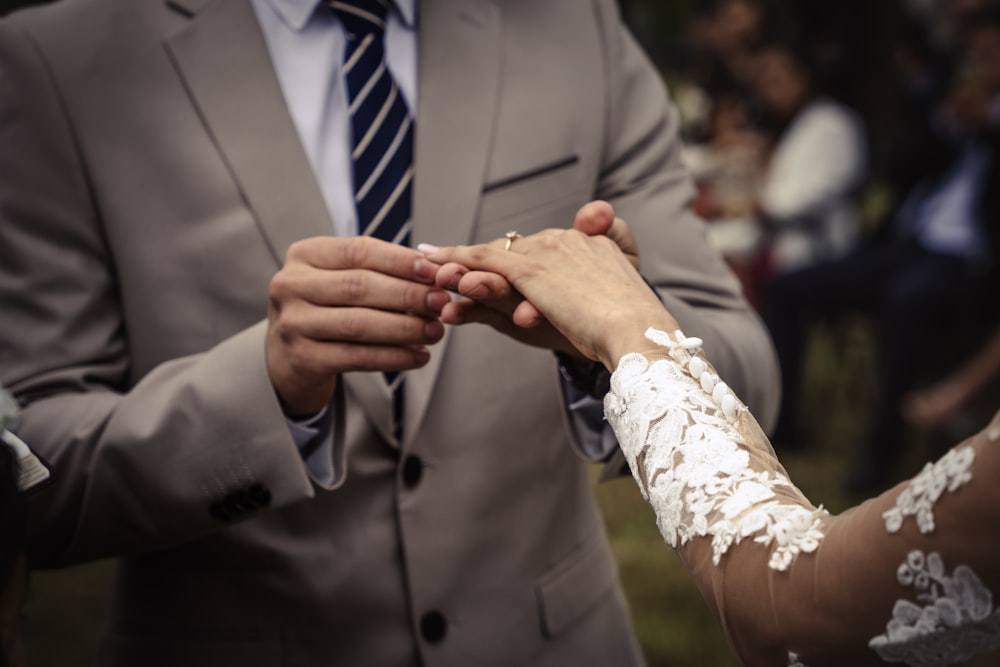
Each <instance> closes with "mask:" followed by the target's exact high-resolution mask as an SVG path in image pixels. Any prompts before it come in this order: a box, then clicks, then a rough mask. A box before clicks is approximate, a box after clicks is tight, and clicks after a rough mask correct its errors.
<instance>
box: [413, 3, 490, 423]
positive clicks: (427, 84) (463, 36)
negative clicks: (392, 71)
mask: <svg viewBox="0 0 1000 667" xmlns="http://www.w3.org/2000/svg"><path fill="white" fill-rule="evenodd" d="M419 11H420V15H419V17H418V24H419V44H420V46H419V59H420V62H419V84H418V90H419V92H418V95H419V105H418V111H417V126H416V149H415V150H416V152H415V166H414V181H413V187H414V194H413V239H414V243H420V242H425V241H426V242H428V243H434V244H437V245H460V244H465V243H468V242H469V241H470V240H471V238H472V233H473V226H474V223H475V219H476V214H477V209H478V206H479V195H480V192H481V190H482V187H483V179H484V178H485V173H486V162H487V158H488V157H489V153H490V147H491V143H492V139H493V132H494V125H495V120H496V118H495V117H496V110H497V95H498V92H499V85H500V68H501V48H500V47H501V39H500V38H501V17H500V10H499V9H498V8H497V6H496V5H494V4H493V3H491V2H487V1H485V0H466V1H464V2H452V1H450V0H422V2H421V3H420V10H419ZM448 338H449V334H447V333H446V335H445V339H444V340H443V341H441V342H440V343H438V344H437V345H435V346H434V347H433V348H432V349H431V360H430V362H428V364H427V366H425V367H424V368H422V369H419V370H417V371H411V372H409V373H407V374H406V392H407V393H406V396H407V401H406V414H405V417H404V442H405V441H409V440H410V439H412V437H413V435H414V433H415V432H416V430H417V429H418V428H419V426H420V422H421V421H422V419H423V415H424V412H425V411H426V410H427V404H428V401H429V400H430V395H431V391H432V388H433V385H434V380H435V378H436V377H437V374H438V371H439V369H440V366H441V361H442V358H443V357H444V353H445V349H446V347H447V342H448Z"/></svg>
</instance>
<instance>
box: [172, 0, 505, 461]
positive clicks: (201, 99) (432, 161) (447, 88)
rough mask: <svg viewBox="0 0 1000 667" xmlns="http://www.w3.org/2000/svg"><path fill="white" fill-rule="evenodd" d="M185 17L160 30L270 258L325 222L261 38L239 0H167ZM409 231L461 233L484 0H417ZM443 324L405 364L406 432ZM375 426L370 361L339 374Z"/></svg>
mask: <svg viewBox="0 0 1000 667" xmlns="http://www.w3.org/2000/svg"><path fill="white" fill-rule="evenodd" d="M168 4H169V5H170V6H171V7H172V8H173V9H175V10H176V11H178V12H180V13H182V14H184V15H186V16H189V17H190V19H191V21H190V24H189V26H188V27H187V28H186V29H184V30H182V31H180V32H179V33H177V34H176V35H174V36H172V37H170V38H169V39H168V40H167V44H166V47H167V50H168V52H169V53H170V55H171V57H172V59H173V61H174V63H175V66H176V67H177V70H178V72H179V73H180V75H181V78H182V79H183V81H184V83H185V85H186V86H187V89H188V92H189V94H190V96H191V99H192V102H193V103H194V105H195V106H196V107H197V108H198V110H199V112H200V113H201V115H202V118H203V119H204V121H205V125H206V127H207V128H208V130H209V132H210V133H211V135H212V137H213V139H214V141H215V142H216V144H217V145H218V147H219V151H220V152H221V153H222V155H223V157H224V158H225V160H226V163H227V164H228V166H229V169H230V170H231V172H232V174H233V178H234V179H235V180H236V182H237V183H238V185H239V187H240V189H241V191H242V192H243V193H244V196H245V197H246V199H247V203H248V205H249V206H250V208H251V210H252V211H253V212H254V214H255V217H256V219H257V221H258V224H259V225H260V228H261V233H262V234H263V235H264V237H265V238H266V239H267V240H268V243H269V244H270V247H271V250H272V252H273V254H274V258H275V262H276V264H277V265H278V266H280V265H281V264H282V263H283V261H284V256H285V253H286V251H287V249H288V247H289V246H290V245H291V244H292V243H294V242H295V241H297V240H299V239H302V238H307V237H310V236H317V235H323V234H330V233H332V223H331V221H330V218H329V213H328V212H327V209H326V206H325V204H324V202H323V198H322V194H321V193H320V190H319V187H318V186H317V184H316V181H315V177H314V175H313V173H312V169H311V168H310V165H309V162H308V158H307V157H306V154H305V152H304V150H303V149H302V146H301V143H300V140H299V137H298V133H297V132H296V130H295V127H294V124H293V123H292V120H291V118H290V116H289V114H288V111H287V108H286V107H285V103H284V97H283V95H282V92H281V88H280V86H279V84H278V81H277V78H276V76H275V75H274V70H273V66H272V64H271V61H270V58H269V56H268V53H267V46H266V44H265V42H264V38H263V36H262V35H261V33H260V28H259V26H258V24H257V19H256V17H255V16H254V13H253V8H252V6H251V5H250V3H249V2H246V1H244V0H168ZM419 12H420V14H419V17H418V21H419V49H418V53H419V56H418V57H419V72H418V79H419V81H418V91H419V92H418V94H419V106H418V113H417V124H416V153H415V161H416V163H415V165H414V170H415V174H416V176H415V180H414V201H413V220H414V229H413V235H412V236H413V240H414V243H420V242H423V241H427V242H430V243H436V244H439V245H455V244H463V243H468V242H469V240H470V239H471V238H472V232H473V225H474V222H475V218H476V210H477V206H478V202H479V194H480V191H481V190H482V184H483V178H484V172H485V168H486V158H487V155H488V152H489V147H490V139H491V136H492V129H493V123H494V117H495V113H496V95H497V86H498V84H499V72H500V16H499V10H498V9H497V8H496V7H495V6H494V5H493V4H492V3H490V2H488V1H487V0H467V1H465V2H450V1H449V0H423V1H422V2H421V3H420V9H419ZM447 340H448V336H447V335H446V337H445V340H444V341H442V342H441V343H439V344H438V345H436V346H435V349H434V350H433V353H432V355H431V361H430V362H429V363H428V365H427V366H426V367H424V368H422V369H420V370H418V371H412V372H409V373H407V375H406V383H407V386H406V392H407V407H406V414H405V417H404V419H405V428H406V431H405V436H404V439H409V438H411V437H412V436H413V434H414V433H415V431H416V429H417V428H418V427H419V424H420V421H421V420H422V418H423V414H424V412H425V411H426V409H427V404H428V401H429V399H430V395H431V389H432V386H433V383H434V379H435V378H436V377H437V374H438V371H439V370H440V364H441V360H442V357H443V353H444V349H445V347H446V343H447ZM345 380H346V383H345V384H346V385H347V390H348V391H349V392H350V393H352V394H353V395H354V396H355V397H356V399H357V400H358V402H359V403H360V404H361V405H362V406H363V408H364V410H365V411H366V412H367V414H368V418H369V419H370V420H371V422H372V423H373V425H374V426H375V428H376V429H378V430H379V431H380V433H381V434H382V435H383V437H385V439H386V440H387V441H390V442H391V441H392V436H391V432H390V424H391V397H390V395H389V392H388V389H387V388H386V386H385V384H384V382H383V381H382V378H381V377H380V376H379V374H377V373H355V374H351V375H350V376H349V377H346V378H345Z"/></svg>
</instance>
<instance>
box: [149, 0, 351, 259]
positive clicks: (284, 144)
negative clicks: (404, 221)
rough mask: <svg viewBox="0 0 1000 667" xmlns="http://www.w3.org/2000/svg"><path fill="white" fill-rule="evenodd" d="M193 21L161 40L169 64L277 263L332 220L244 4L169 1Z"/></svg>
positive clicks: (209, 0) (251, 14) (322, 231)
mask: <svg viewBox="0 0 1000 667" xmlns="http://www.w3.org/2000/svg"><path fill="white" fill-rule="evenodd" d="M170 5H171V6H172V7H173V8H174V9H175V10H177V11H180V12H181V13H185V14H187V15H188V16H190V17H191V22H190V24H189V26H188V27H187V29H185V30H182V31H181V32H180V33H178V34H176V35H174V36H173V37H171V38H169V39H168V40H167V45H166V46H167V50H168V51H169V53H170V55H171V57H172V59H173V61H174V64H175V66H176V67H177V69H178V71H179V72H180V75H181V77H182V79H183V80H184V83H185V85H186V86H187V89H188V92H189V94H190V96H191V99H192V101H193V103H194V105H195V106H196V107H197V108H198V110H199V112H200V113H201V116H202V118H203V119H204V121H205V125H206V126H207V128H208V130H209V132H210V133H211V135H212V138H213V139H214V140H215V142H216V145H217V146H218V147H219V151H220V152H221V153H222V156H223V158H224V159H225V160H226V163H227V165H228V166H229V169H230V171H231V172H232V174H233V178H234V179H235V180H236V182H237V184H238V185H239V187H240V190H241V191H242V192H243V194H244V196H245V197H246V200H247V204H248V205H249V206H250V209H251V210H252V211H253V212H254V216H255V218H256V220H257V223H258V224H259V225H260V228H261V232H262V233H263V235H264V236H265V238H266V239H267V241H268V243H269V244H270V246H271V251H272V253H273V254H274V257H275V261H276V262H277V264H278V265H279V266H280V265H281V264H283V263H284V257H285V252H286V251H287V250H288V246H289V245H291V244H292V243H293V242H295V241H297V240H299V239H302V238H306V237H309V236H317V235H322V234H331V233H332V229H333V227H332V223H331V221H330V216H329V213H328V212H327V210H326V205H325V204H324V202H323V198H322V194H321V193H320V190H319V187H318V186H317V184H316V180H315V177H314V176H313V173H312V169H311V168H310V166H309V162H308V159H307V157H306V154H305V151H304V150H303V149H302V144H301V142H300V140H299V136H298V133H297V132H296V130H295V126H294V124H293V123H292V120H291V117H290V116H289V114H288V110H287V108H286V107H285V102H284V97H283V95H282V92H281V88H280V87H279V84H278V80H277V77H276V76H275V74H274V69H273V67H272V65H271V60H270V58H269V56H268V53H267V46H266V44H265V42H264V38H263V36H262V35H261V32H260V28H259V26H258V24H257V19H256V17H255V16H254V12H253V8H252V6H251V5H250V3H249V2H246V1H245V0H171V2H170Z"/></svg>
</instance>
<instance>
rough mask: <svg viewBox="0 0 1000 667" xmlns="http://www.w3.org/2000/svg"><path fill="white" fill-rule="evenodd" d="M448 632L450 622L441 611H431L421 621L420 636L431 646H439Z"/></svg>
mask: <svg viewBox="0 0 1000 667" xmlns="http://www.w3.org/2000/svg"><path fill="white" fill-rule="evenodd" d="M447 632H448V621H447V620H446V619H445V617H444V614H442V613H441V612H439V611H429V612H427V613H426V614H424V615H423V616H422V617H421V619H420V634H421V635H423V637H424V639H425V640H426V641H427V642H428V643H430V644H437V643H438V642H440V641H441V640H442V639H444V636H445V634H447Z"/></svg>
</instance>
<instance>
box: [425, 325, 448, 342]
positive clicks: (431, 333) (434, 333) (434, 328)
mask: <svg viewBox="0 0 1000 667" xmlns="http://www.w3.org/2000/svg"><path fill="white" fill-rule="evenodd" d="M424 336H425V337H426V338H427V339H428V340H433V341H437V340H440V339H441V337H442V336H444V325H443V324H441V322H440V320H431V321H430V322H428V323H427V324H425V325H424Z"/></svg>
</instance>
